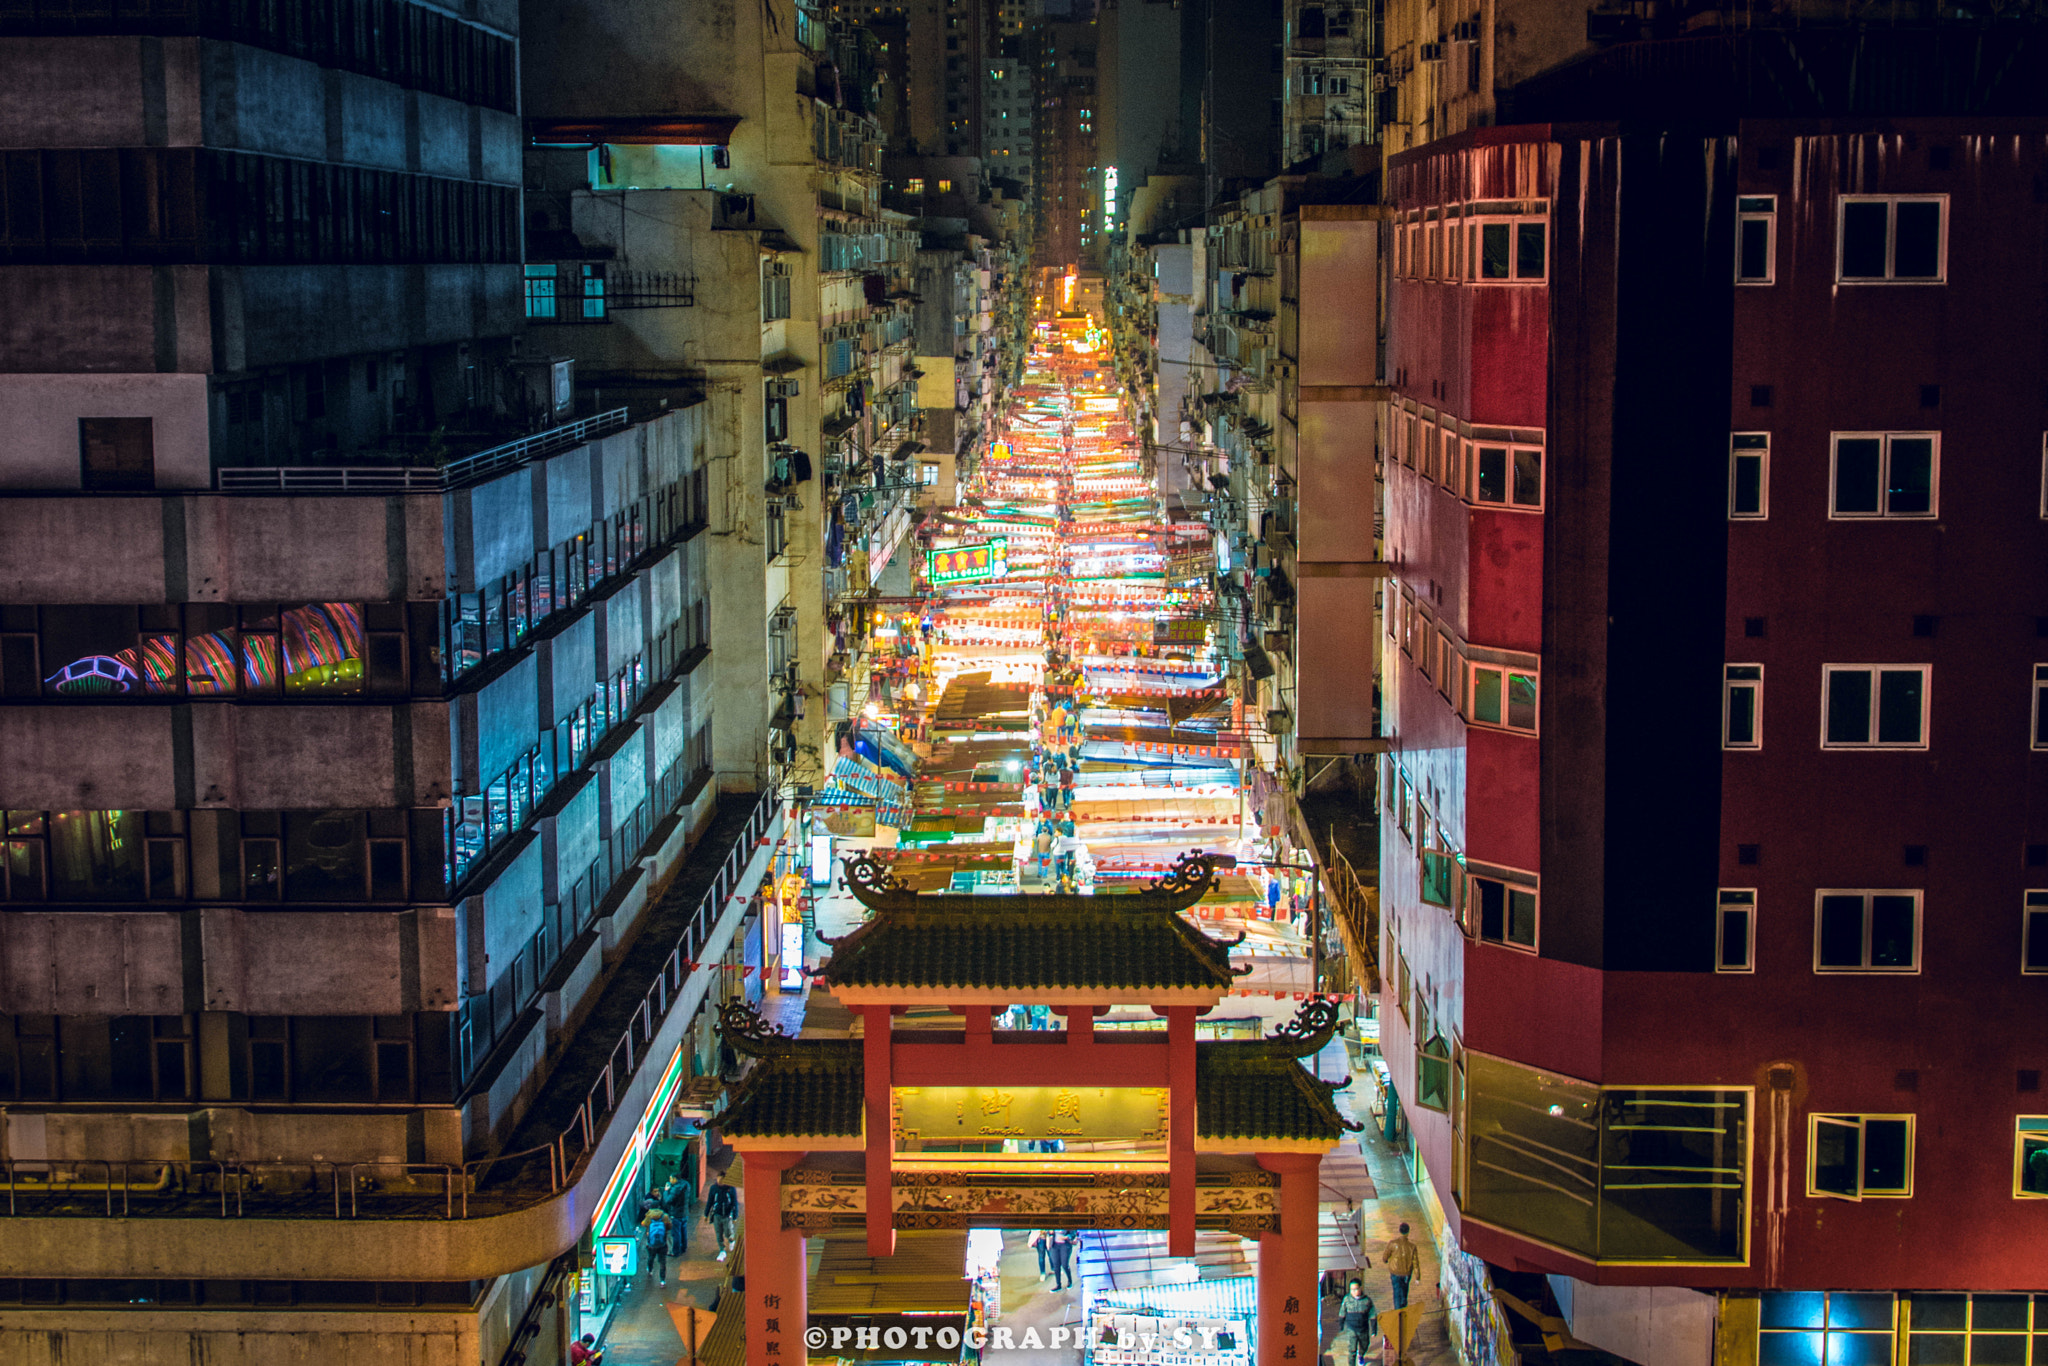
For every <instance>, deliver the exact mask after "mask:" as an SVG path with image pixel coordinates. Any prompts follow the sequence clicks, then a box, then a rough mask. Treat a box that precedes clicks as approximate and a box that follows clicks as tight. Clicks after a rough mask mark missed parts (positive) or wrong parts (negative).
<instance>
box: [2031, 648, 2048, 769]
mask: <svg viewBox="0 0 2048 1366" xmlns="http://www.w3.org/2000/svg"><path fill="white" fill-rule="evenodd" d="M2034 748H2035V749H2048V664H2036V665H2035V666H2034Z"/></svg>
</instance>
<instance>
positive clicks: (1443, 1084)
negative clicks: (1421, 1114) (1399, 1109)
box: [1415, 1000, 1451, 1110]
mask: <svg viewBox="0 0 2048 1366" xmlns="http://www.w3.org/2000/svg"><path fill="white" fill-rule="evenodd" d="M1416 1004H1417V1007H1418V1012H1417V1013H1418V1014H1419V1015H1420V1016H1421V1020H1420V1022H1419V1023H1418V1024H1417V1025H1416V1028H1415V1037H1416V1039H1417V1041H1418V1042H1417V1043H1416V1045H1415V1054H1416V1056H1415V1103H1416V1104H1417V1105H1420V1106H1422V1107H1423V1108H1424V1109H1426V1110H1443V1109H1446V1108H1447V1107H1448V1106H1449V1105H1450V1101H1451V1049H1450V1045H1448V1044H1447V1043H1445V1042H1444V1036H1443V1034H1442V1033H1441V1032H1440V1031H1439V1030H1438V1029H1437V1028H1436V1025H1435V1023H1434V1021H1432V1020H1431V1018H1430V1011H1429V1009H1428V1007H1426V1006H1423V1005H1422V1004H1421V1002H1420V1001H1419V1000H1418V1001H1417V1002H1416Z"/></svg>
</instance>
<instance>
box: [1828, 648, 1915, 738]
mask: <svg viewBox="0 0 2048 1366" xmlns="http://www.w3.org/2000/svg"><path fill="white" fill-rule="evenodd" d="M1932 671H1933V670H1932V667H1931V666H1929V665H1926V664H1825V665H1822V666H1821V673H1822V680H1823V682H1822V689H1821V691H1822V699H1821V736H1820V743H1821V748H1823V749H1925V748H1927V694H1928V681H1929V675H1930V674H1931V673H1932Z"/></svg>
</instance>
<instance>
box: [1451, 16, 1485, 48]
mask: <svg viewBox="0 0 2048 1366" xmlns="http://www.w3.org/2000/svg"><path fill="white" fill-rule="evenodd" d="M1451 41H1452V42H1454V43H1476V42H1478V41H1479V21H1478V20H1477V19H1461V20H1459V21H1458V22H1457V23H1455V24H1453V25H1451Z"/></svg>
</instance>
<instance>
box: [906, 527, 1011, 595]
mask: <svg viewBox="0 0 2048 1366" xmlns="http://www.w3.org/2000/svg"><path fill="white" fill-rule="evenodd" d="M1009 572H1010V541H1009V538H1008V537H1007V536H997V537H995V538H994V539H993V540H987V541H982V542H980V543H979V544H976V545H956V546H954V547H953V548H952V549H951V550H929V551H926V552H925V557H924V573H925V577H926V578H927V579H929V580H931V582H932V584H933V585H934V586H939V585H943V584H949V583H979V582H981V581H982V580H984V579H1000V578H1003V577H1004V576H1006V575H1007V574H1008V573H1009Z"/></svg>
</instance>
